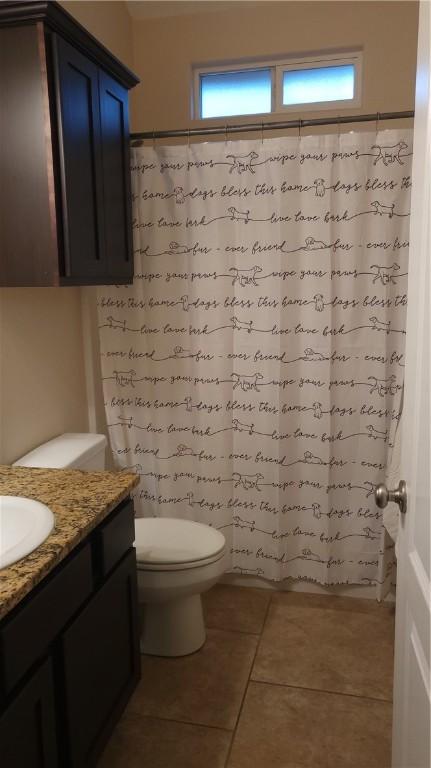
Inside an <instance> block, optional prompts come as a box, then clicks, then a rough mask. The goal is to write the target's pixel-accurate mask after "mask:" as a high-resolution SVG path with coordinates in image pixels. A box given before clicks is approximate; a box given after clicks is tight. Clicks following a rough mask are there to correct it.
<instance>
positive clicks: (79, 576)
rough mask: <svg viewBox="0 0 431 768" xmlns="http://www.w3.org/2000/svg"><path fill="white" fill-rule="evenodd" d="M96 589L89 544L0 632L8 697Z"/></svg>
mask: <svg viewBox="0 0 431 768" xmlns="http://www.w3.org/2000/svg"><path fill="white" fill-rule="evenodd" d="M92 589H93V571H92V563H91V550H90V547H89V545H88V544H86V545H85V546H84V547H83V548H82V549H81V550H80V551H79V552H77V553H73V554H72V555H71V557H70V560H68V561H67V562H66V563H65V564H64V565H63V566H60V567H59V568H58V569H55V571H54V572H53V573H52V575H50V576H48V577H47V580H46V582H42V584H40V586H39V587H38V588H37V589H36V590H35V591H34V592H32V593H31V594H30V596H29V600H28V602H26V603H25V604H23V605H22V606H18V608H17V609H16V613H15V614H14V615H12V616H11V617H10V619H9V620H7V621H6V622H5V623H4V624H3V625H2V627H1V629H0V647H2V651H3V652H2V654H1V659H0V664H1V669H0V686H1V689H2V693H3V694H4V695H6V694H7V693H8V692H9V691H10V690H11V689H12V688H13V686H14V685H15V684H16V683H17V682H18V681H19V679H20V678H21V677H22V676H23V675H24V674H25V672H27V670H28V669H29V668H30V667H31V666H32V664H34V662H35V661H36V660H37V659H38V658H40V657H41V656H42V655H43V654H44V653H45V651H46V649H47V647H48V646H49V644H50V643H51V642H52V641H53V640H54V638H55V637H56V636H57V635H58V634H59V632H60V631H61V630H62V629H63V627H64V626H65V624H66V623H67V622H68V621H69V619H70V618H71V617H72V616H73V615H74V614H75V613H76V611H77V610H78V609H79V608H80V607H81V605H82V604H83V603H84V601H85V600H86V599H87V598H88V596H89V595H90V594H91V592H92Z"/></svg>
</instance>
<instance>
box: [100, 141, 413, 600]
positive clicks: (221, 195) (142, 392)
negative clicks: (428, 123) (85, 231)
mask: <svg viewBox="0 0 431 768" xmlns="http://www.w3.org/2000/svg"><path fill="white" fill-rule="evenodd" d="M411 155H412V134H411V132H410V131H392V130H391V131H384V132H380V133H379V134H378V135H376V133H375V132H373V133H361V134H358V133H350V134H344V135H340V136H337V135H325V136H308V137H303V138H299V137H293V138H283V139H269V140H265V141H238V142H237V141H235V142H228V143H226V142H221V143H205V144H194V145H192V146H190V147H187V146H186V147H183V146H181V147H159V148H157V149H154V148H147V147H145V148H134V149H132V192H133V227H134V258H135V279H134V283H133V286H125V287H124V286H109V287H102V288H100V289H99V293H98V317H99V326H100V342H101V355H102V358H101V359H102V375H103V385H104V394H105V405H106V414H107V422H108V426H109V432H110V437H111V445H112V448H113V453H114V456H115V458H116V461H117V464H118V466H119V467H127V468H133V469H134V470H135V471H136V472H138V473H139V475H140V476H141V483H140V486H139V488H138V490H137V492H136V493H135V497H134V500H135V508H136V512H137V514H138V515H145V516H159V515H160V516H167V517H183V518H188V519H192V520H197V521H201V522H203V523H207V524H209V525H212V526H214V527H215V528H218V529H219V530H221V531H223V533H224V535H225V536H226V539H227V542H228V550H229V553H230V570H231V571H233V572H234V573H239V574H254V575H257V576H262V577H264V578H267V579H271V580H276V581H279V580H284V579H299V580H306V581H312V582H316V583H319V584H323V585H333V584H363V585H372V584H374V585H376V586H378V585H380V586H382V585H383V584H386V583H387V581H388V579H390V573H391V570H392V567H393V557H392V556H391V549H390V547H388V545H387V544H386V543H385V539H384V537H383V534H382V517H381V512H380V510H378V509H377V507H376V506H375V504H374V499H373V491H374V487H375V485H376V483H377V482H380V481H382V480H383V479H384V475H385V468H386V465H387V456H388V451H389V450H390V447H391V444H392V439H393V435H394V431H395V426H396V424H397V422H398V420H399V417H400V395H401V390H402V382H403V368H404V342H405V311H406V301H407V297H406V290H407V260H408V231H409V206H410V187H411V178H410V172H411V171H410V168H411Z"/></svg>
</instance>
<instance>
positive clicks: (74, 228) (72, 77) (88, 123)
mask: <svg viewBox="0 0 431 768" xmlns="http://www.w3.org/2000/svg"><path fill="white" fill-rule="evenodd" d="M53 50H54V76H55V88H56V102H57V120H58V131H59V156H60V179H61V197H62V208H63V237H64V255H65V263H64V274H65V275H66V277H71V278H74V279H75V280H76V279H79V278H81V277H82V278H85V277H97V276H98V275H102V274H104V271H105V269H106V260H105V259H106V257H105V244H104V213H103V190H102V157H101V137H100V112H99V78H98V67H97V66H96V65H95V64H93V63H92V62H91V61H89V59H87V58H86V57H85V56H83V55H82V54H81V53H80V52H79V51H77V50H76V49H75V48H73V47H72V46H71V45H69V44H68V43H66V42H65V41H64V40H63V39H62V38H61V37H58V36H57V35H54V36H53Z"/></svg>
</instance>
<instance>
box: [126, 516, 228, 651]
mask: <svg viewBox="0 0 431 768" xmlns="http://www.w3.org/2000/svg"><path fill="white" fill-rule="evenodd" d="M135 532H136V533H135V547H136V559H137V567H138V600H139V603H140V605H141V612H142V625H141V651H142V653H149V654H152V655H156V656H185V655H186V654H188V653H193V652H194V651H197V650H198V649H199V648H200V647H201V646H202V645H203V644H204V642H205V636H206V635H205V626H204V620H203V613H202V601H201V594H202V592H205V591H206V590H208V589H210V587H212V586H213V585H214V584H215V583H216V582H217V581H218V580H219V578H220V576H221V575H222V574H223V573H224V571H225V568H226V564H225V554H226V541H225V538H224V536H223V534H222V533H220V531H217V530H215V529H214V528H211V527H210V526H209V525H203V524H202V523H194V522H192V521H190V520H179V519H177V518H140V519H137V520H135Z"/></svg>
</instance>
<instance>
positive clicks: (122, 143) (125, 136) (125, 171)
mask: <svg viewBox="0 0 431 768" xmlns="http://www.w3.org/2000/svg"><path fill="white" fill-rule="evenodd" d="M99 84H100V123H101V136H102V164H103V200H104V206H105V246H106V257H107V277H108V278H119V279H121V278H122V282H124V279H126V280H128V281H129V282H131V281H132V279H133V252H132V222H131V196H130V195H131V192H130V152H129V116H128V94H127V91H126V89H125V88H123V87H122V86H121V85H120V84H119V83H117V82H116V81H115V80H113V79H112V77H109V76H108V75H107V74H105V73H104V72H102V70H100V71H99Z"/></svg>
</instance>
